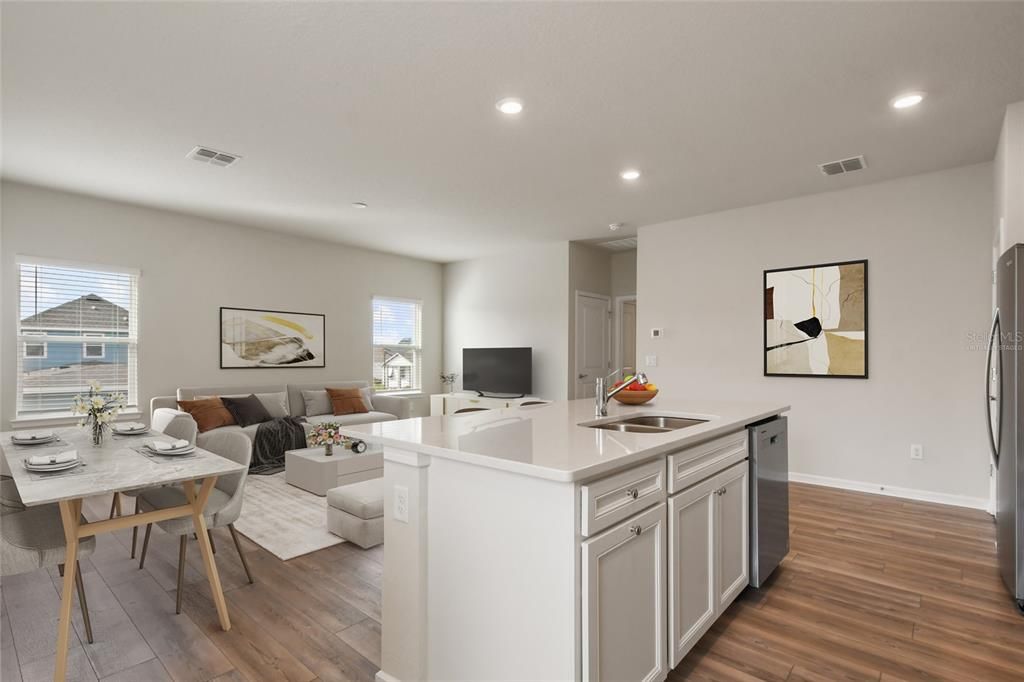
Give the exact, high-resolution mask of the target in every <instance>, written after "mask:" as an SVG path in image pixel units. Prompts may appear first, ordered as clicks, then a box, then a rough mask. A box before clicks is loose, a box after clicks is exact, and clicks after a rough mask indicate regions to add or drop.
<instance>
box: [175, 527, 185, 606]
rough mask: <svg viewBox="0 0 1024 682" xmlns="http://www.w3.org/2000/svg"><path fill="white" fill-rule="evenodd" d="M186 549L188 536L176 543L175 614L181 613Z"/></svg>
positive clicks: (183, 536)
mask: <svg viewBox="0 0 1024 682" xmlns="http://www.w3.org/2000/svg"><path fill="white" fill-rule="evenodd" d="M187 548H188V535H182V536H181V539H180V540H179V543H178V600H177V603H176V604H175V607H174V612H175V613H181V592H182V590H184V589H185V550H186V549H187Z"/></svg>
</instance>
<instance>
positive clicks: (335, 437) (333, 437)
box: [306, 422, 345, 457]
mask: <svg viewBox="0 0 1024 682" xmlns="http://www.w3.org/2000/svg"><path fill="white" fill-rule="evenodd" d="M340 428H341V424H338V423H336V422H324V423H322V424H316V425H315V426H313V430H312V431H310V432H309V434H308V435H307V436H306V442H307V443H308V444H309V447H311V448H315V447H317V446H319V445H322V446H324V454H325V455H327V456H328V457H330V456H331V455H333V454H334V446H335V445H341V444H342V443H343V442H344V441H345V437H344V436H342V435H341V432H340V431H338V429H340Z"/></svg>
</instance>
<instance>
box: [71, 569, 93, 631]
mask: <svg viewBox="0 0 1024 682" xmlns="http://www.w3.org/2000/svg"><path fill="white" fill-rule="evenodd" d="M75 587H76V588H78V605H79V606H80V607H82V622H83V623H85V638H86V639H87V640H89V644H92V643H93V641H92V621H91V620H90V619H89V602H87V601H86V600H85V583H84V582H83V581H82V565H81V564H78V563H77V562H76V566H75Z"/></svg>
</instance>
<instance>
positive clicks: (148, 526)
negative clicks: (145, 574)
mask: <svg viewBox="0 0 1024 682" xmlns="http://www.w3.org/2000/svg"><path fill="white" fill-rule="evenodd" d="M152 532H153V524H152V523H147V524H146V535H145V537H143V538H142V558H141V559H140V560H139V568H140V569H141V568H142V567H144V566H145V565H146V550H147V549H149V534H150V533H152Z"/></svg>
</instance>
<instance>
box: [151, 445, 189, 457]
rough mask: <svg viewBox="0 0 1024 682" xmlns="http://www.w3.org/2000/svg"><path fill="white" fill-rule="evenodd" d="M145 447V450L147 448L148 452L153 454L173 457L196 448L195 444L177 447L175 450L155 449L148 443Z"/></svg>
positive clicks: (185, 453)
mask: <svg viewBox="0 0 1024 682" xmlns="http://www.w3.org/2000/svg"><path fill="white" fill-rule="evenodd" d="M145 448H146V450H148V451H149V452H151V453H153V454H154V455H164V456H166V457H174V456H175V455H187V454H189V453H190V452H194V451H195V449H196V446H195V445H186V446H185V447H183V448H178V449H177V450H157V449H156V448H153V447H152V446H150V445H146V446H145Z"/></svg>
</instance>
